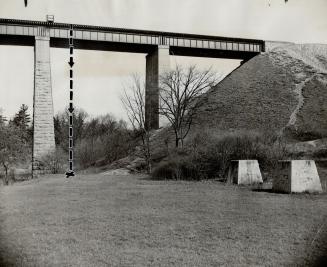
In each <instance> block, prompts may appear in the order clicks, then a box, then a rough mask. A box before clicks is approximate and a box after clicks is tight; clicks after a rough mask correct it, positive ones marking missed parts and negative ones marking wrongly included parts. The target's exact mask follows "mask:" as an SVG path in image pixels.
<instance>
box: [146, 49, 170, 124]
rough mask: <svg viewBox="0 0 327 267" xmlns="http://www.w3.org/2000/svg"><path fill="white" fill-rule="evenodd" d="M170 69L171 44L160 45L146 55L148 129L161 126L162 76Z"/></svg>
mask: <svg viewBox="0 0 327 267" xmlns="http://www.w3.org/2000/svg"><path fill="white" fill-rule="evenodd" d="M169 70H170V61H169V46H167V45H159V46H158V47H157V48H156V49H155V51H154V52H152V53H149V54H148V55H147V56H146V75H145V77H146V84H145V122H146V125H145V126H146V128H147V129H158V128H159V82H160V76H161V75H162V74H163V73H165V72H166V71H169Z"/></svg>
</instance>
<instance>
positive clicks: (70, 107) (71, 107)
mask: <svg viewBox="0 0 327 267" xmlns="http://www.w3.org/2000/svg"><path fill="white" fill-rule="evenodd" d="M68 110H69V112H70V113H72V112H73V111H74V107H73V103H69V108H68Z"/></svg>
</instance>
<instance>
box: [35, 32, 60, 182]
mask: <svg viewBox="0 0 327 267" xmlns="http://www.w3.org/2000/svg"><path fill="white" fill-rule="evenodd" d="M54 150H55V137H54V123H53V100H52V86H51V68H50V38H49V37H41V36H36V37H35V47H34V98H33V159H32V171H33V176H35V175H37V173H38V172H39V171H40V170H42V164H41V162H42V158H43V157H44V156H45V155H46V154H48V153H50V152H52V151H54Z"/></svg>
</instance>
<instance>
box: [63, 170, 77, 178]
mask: <svg viewBox="0 0 327 267" xmlns="http://www.w3.org/2000/svg"><path fill="white" fill-rule="evenodd" d="M65 174H66V178H69V177H71V176H75V172H74V171H69V172H66V173H65Z"/></svg>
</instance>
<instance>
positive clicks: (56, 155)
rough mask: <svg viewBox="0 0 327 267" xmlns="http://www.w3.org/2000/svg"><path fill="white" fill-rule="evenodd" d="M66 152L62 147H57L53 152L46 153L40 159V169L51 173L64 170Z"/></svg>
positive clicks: (66, 157)
mask: <svg viewBox="0 0 327 267" xmlns="http://www.w3.org/2000/svg"><path fill="white" fill-rule="evenodd" d="M67 161H68V154H67V153H66V152H64V151H63V149H62V148H60V147H57V148H56V150H55V151H54V152H51V153H48V154H47V155H46V156H44V157H43V158H42V160H41V166H40V167H41V169H42V170H44V171H45V172H49V173H52V174H57V173H63V172H65V167H66V165H67Z"/></svg>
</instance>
